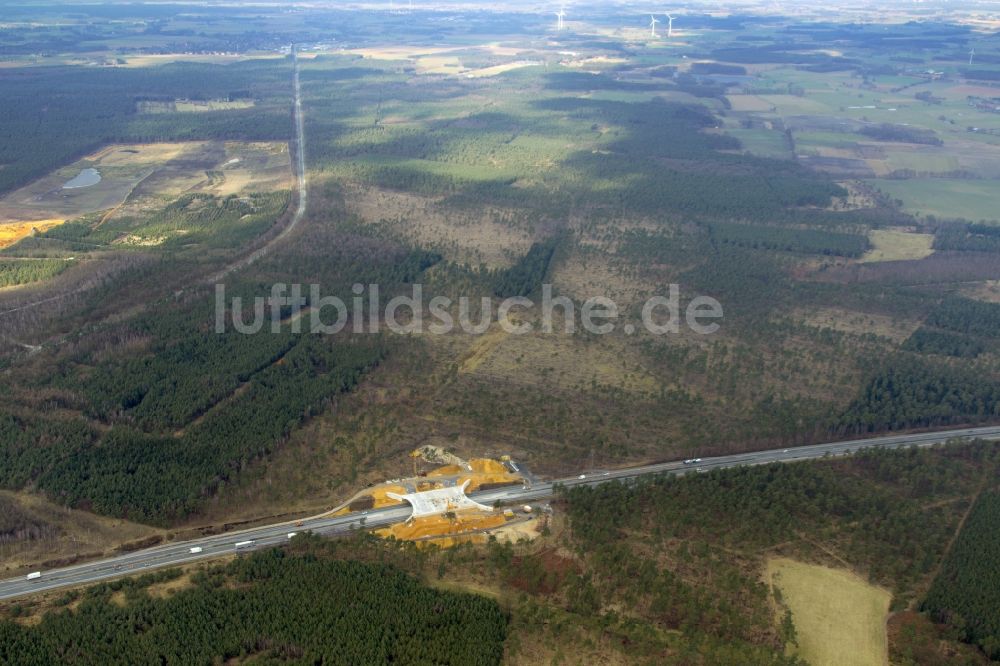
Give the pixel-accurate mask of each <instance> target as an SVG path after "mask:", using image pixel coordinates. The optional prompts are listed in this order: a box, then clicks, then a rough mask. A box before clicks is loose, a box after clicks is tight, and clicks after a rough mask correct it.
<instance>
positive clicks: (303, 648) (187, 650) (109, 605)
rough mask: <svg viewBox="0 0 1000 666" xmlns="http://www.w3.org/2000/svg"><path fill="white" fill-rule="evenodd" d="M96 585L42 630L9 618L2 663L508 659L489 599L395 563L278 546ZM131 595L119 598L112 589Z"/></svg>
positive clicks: (1, 632)
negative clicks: (436, 583) (195, 570)
mask: <svg viewBox="0 0 1000 666" xmlns="http://www.w3.org/2000/svg"><path fill="white" fill-rule="evenodd" d="M177 574H179V572H169V571H168V572H164V573H161V574H152V575H147V576H144V577H140V578H133V579H127V580H125V581H116V582H113V583H109V584H106V585H101V586H97V587H93V588H89V589H88V590H86V592H85V593H84V594H83V597H82V598H81V599H80V600H79V603H78V604H75V608H74V609H73V610H68V609H67V610H61V611H57V612H53V613H51V614H49V615H48V616H46V617H45V619H44V620H42V622H41V623H40V624H38V625H36V626H32V627H24V626H20V625H17V624H14V623H12V622H10V621H0V662H2V663H5V664H15V663H16V664H23V665H25V666H27V665H29V664H37V665H38V666H43V665H48V664H53V663H62V664H94V665H95V666H96V665H98V664H100V665H104V664H123V665H126V664H127V665H129V666H132V665H134V664H152V663H168V664H186V663H214V662H229V661H232V660H240V661H245V660H253V661H261V662H268V663H279V662H280V663H298V664H306V663H309V664H316V663H323V664H344V666H356V665H357V664H390V663H391V664H414V665H415V664H472V665H482V666H487V665H489V664H499V663H500V657H501V655H502V654H503V644H504V638H505V636H506V633H507V618H506V617H505V616H504V613H503V612H502V611H501V609H500V608H499V606H498V605H497V603H496V602H495V601H493V600H491V599H487V598H485V597H481V596H476V595H471V594H462V593H455V592H442V591H439V590H433V589H430V588H428V587H425V586H423V585H421V584H420V583H419V582H418V581H417V580H415V579H414V578H413V577H411V576H410V575H408V574H406V573H404V572H402V571H400V570H398V569H395V568H393V567H392V566H390V565H380V564H376V563H371V564H365V563H361V562H350V561H336V560H329V559H318V558H316V557H315V556H310V555H308V554H303V555H292V554H286V553H285V552H283V551H280V550H273V551H268V552H264V553H259V554H255V555H252V556H250V557H247V558H243V559H238V560H236V561H234V562H232V563H231V564H229V565H225V566H219V567H213V568H211V569H210V570H208V571H206V572H204V573H199V574H197V575H195V576H194V577H193V578H192V580H191V585H190V586H189V587H187V589H181V590H180V591H178V592H176V594H173V595H171V596H167V597H165V598H164V597H163V596H160V595H155V596H154V595H152V594H150V593H149V591H148V589H147V588H149V587H151V586H155V585H156V584H157V583H163V582H164V581H169V580H171V578H172V577H176V575H177ZM116 595H120V596H122V597H123V598H122V601H120V602H119V601H117V600H116V599H115V598H114V597H115V596H116Z"/></svg>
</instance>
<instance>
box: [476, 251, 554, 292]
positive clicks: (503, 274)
mask: <svg viewBox="0 0 1000 666" xmlns="http://www.w3.org/2000/svg"><path fill="white" fill-rule="evenodd" d="M558 244H559V238H558V237H557V238H552V239H549V240H547V241H543V242H540V243H532V244H531V248H530V249H529V250H528V252H527V254H525V255H524V256H523V257H521V258H520V259H519V260H518V261H517V263H516V264H514V265H513V266H511V267H510V268H505V269H500V270H496V271H493V272H492V273H491V274H490V276H489V278H490V280H491V282H492V283H493V293H494V294H496V295H497V296H499V297H500V298H508V297H511V296H528V295H529V294H531V293H533V292H536V291H538V289H540V288H541V285H542V282H543V281H544V280H545V276H546V274H547V273H548V271H549V264H550V263H551V261H552V255H553V254H555V251H556V247H557V245H558Z"/></svg>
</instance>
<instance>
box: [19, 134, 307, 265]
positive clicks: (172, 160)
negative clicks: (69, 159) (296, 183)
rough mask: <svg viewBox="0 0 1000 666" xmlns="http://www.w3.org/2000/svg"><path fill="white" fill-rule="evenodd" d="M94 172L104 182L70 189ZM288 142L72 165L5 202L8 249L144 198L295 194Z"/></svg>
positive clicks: (182, 149) (195, 147) (191, 147)
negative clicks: (36, 235) (31, 236)
mask: <svg viewBox="0 0 1000 666" xmlns="http://www.w3.org/2000/svg"><path fill="white" fill-rule="evenodd" d="M89 170H94V171H96V172H97V173H98V174H99V175H100V180H99V181H98V182H96V183H94V184H89V185H86V186H83V187H68V188H67V187H65V186H66V184H67V183H71V181H73V180H74V179H75V178H77V177H78V176H80V174H81V173H84V172H85V171H86V172H89ZM291 183H292V171H291V161H290V158H289V154H288V146H287V144H284V143H280V142H254V143H248V142H237V141H189V142H180V143H151V144H133V145H113V146H107V147H105V148H102V149H101V150H99V151H97V152H95V153H92V154H91V155H88V156H86V157H84V158H82V159H80V160H77V161H76V162H73V163H71V164H67V165H66V166H64V167H60V168H59V169H56V170H55V171H52V172H51V173H49V174H48V175H46V176H44V177H42V178H39V179H38V180H36V181H34V182H33V183H31V184H29V185H26V186H24V187H22V188H20V189H17V190H15V191H13V192H10V193H8V194H7V195H5V196H3V197H2V198H0V248H2V247H6V246H8V245H12V244H13V243H16V242H17V241H18V240H20V239H21V238H23V237H25V236H27V235H29V234H31V233H32V230H36V231H39V232H41V231H45V230H46V229H50V228H52V227H53V226H56V225H59V224H62V223H63V222H65V221H66V220H72V219H74V218H78V217H81V216H83V215H88V214H91V213H98V212H102V211H108V212H109V213H110V212H112V211H114V210H116V209H117V208H118V207H120V206H122V205H123V204H130V203H133V202H140V201H142V200H144V199H146V200H148V199H163V198H173V197H177V196H180V195H181V194H185V193H188V192H205V193H210V194H215V195H218V196H226V195H229V194H240V193H243V192H248V191H254V192H266V191H273V190H277V189H288V188H290V187H291Z"/></svg>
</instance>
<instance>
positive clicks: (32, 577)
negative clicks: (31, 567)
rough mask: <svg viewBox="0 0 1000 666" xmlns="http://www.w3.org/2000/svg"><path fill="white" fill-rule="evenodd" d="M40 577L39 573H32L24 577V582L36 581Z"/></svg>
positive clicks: (40, 573)
mask: <svg viewBox="0 0 1000 666" xmlns="http://www.w3.org/2000/svg"><path fill="white" fill-rule="evenodd" d="M41 577H42V572H41V571H32V572H31V573H30V574H28V575H27V576H25V577H24V579H25V580H38V579H39V578H41Z"/></svg>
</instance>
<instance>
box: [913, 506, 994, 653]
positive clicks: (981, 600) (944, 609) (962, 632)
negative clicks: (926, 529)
mask: <svg viewBox="0 0 1000 666" xmlns="http://www.w3.org/2000/svg"><path fill="white" fill-rule="evenodd" d="M998 522H1000V490H998V489H996V488H992V489H991V490H988V491H986V492H984V493H982V494H981V495H980V496H979V499H978V500H977V501H976V505H975V506H974V507H973V508H972V512H971V513H970V514H969V517H968V519H967V520H966V522H965V525H964V526H963V527H962V531H961V533H959V535H958V538H957V539H956V541H955V545H954V547H953V548H952V549H951V551H950V552H949V553H948V557H947V558H946V559H945V561H944V563H943V564H942V566H941V571H940V573H939V574H938V576H937V577H936V578H935V579H934V584H933V585H932V586H931V589H930V591H929V592H928V593H927V598H926V599H925V600H924V603H923V608H924V610H927V611H928V612H930V614H931V616H932V617H934V619H935V620H937V621H938V622H943V623H946V624H948V625H949V626H951V627H952V628H953V629H954V630H955V631H956V632H957V633H958V635H959V638H960V639H961V640H964V641H966V642H969V643H974V644H975V645H978V646H979V647H980V648H981V649H982V651H983V652H985V653H986V655H987V656H988V657H990V658H991V659H994V660H997V659H1000V579H998V575H1000V574H998V572H1000V561H998V560H1000V532H998V530H997V524H998Z"/></svg>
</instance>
